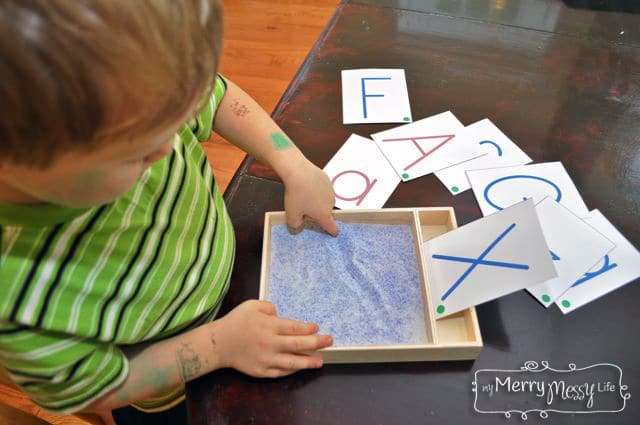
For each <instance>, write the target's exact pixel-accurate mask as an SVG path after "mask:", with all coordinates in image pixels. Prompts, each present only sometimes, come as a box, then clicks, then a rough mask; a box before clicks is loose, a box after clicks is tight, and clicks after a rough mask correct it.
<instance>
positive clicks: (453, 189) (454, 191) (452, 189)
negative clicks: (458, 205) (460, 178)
mask: <svg viewBox="0 0 640 425" xmlns="http://www.w3.org/2000/svg"><path fill="white" fill-rule="evenodd" d="M459 190H460V189H459V188H458V186H453V187H452V188H451V191H452V192H453V193H456V192H457V191H459Z"/></svg>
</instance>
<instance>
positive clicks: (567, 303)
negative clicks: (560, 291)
mask: <svg viewBox="0 0 640 425" xmlns="http://www.w3.org/2000/svg"><path fill="white" fill-rule="evenodd" d="M562 307H564V308H569V307H571V303H570V302H569V301H568V300H562Z"/></svg>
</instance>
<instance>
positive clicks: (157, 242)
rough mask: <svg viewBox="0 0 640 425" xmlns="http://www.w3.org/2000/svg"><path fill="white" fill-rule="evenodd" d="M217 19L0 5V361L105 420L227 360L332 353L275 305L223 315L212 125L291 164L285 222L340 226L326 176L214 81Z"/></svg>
mask: <svg viewBox="0 0 640 425" xmlns="http://www.w3.org/2000/svg"><path fill="white" fill-rule="evenodd" d="M221 29H222V10H221V5H220V1H219V0H182V1H171V0H155V1H153V0H144V1H143V0H140V1H130V0H103V1H100V0H95V1H83V2H75V1H74V2H69V1H65V0H5V1H3V2H2V3H0V58H1V59H0V75H1V76H2V81H1V82H0V99H2V100H1V101H0V231H1V236H2V238H1V241H2V244H1V247H0V248H1V251H0V254H1V259H0V285H1V286H0V287H1V288H2V290H1V295H2V297H1V298H0V364H1V365H2V366H3V367H4V368H5V369H6V371H8V373H9V376H10V377H11V379H12V380H13V381H14V382H15V383H16V384H17V385H18V386H19V387H20V388H21V389H22V390H23V391H24V392H25V393H26V394H28V395H29V397H31V398H32V399H33V400H34V401H35V402H36V403H37V404H39V405H40V406H42V407H44V408H45V409H48V410H50V411H53V412H57V413H61V414H69V413H74V412H93V413H99V414H101V415H102V416H103V417H104V418H105V420H110V417H111V415H110V412H111V410H113V409H115V408H118V407H121V406H126V405H127V404H135V405H136V406H138V407H140V408H142V409H145V408H146V409H149V410H154V409H162V408H165V407H167V406H171V405H175V404H176V403H177V402H179V401H180V400H181V399H182V397H183V394H184V383H185V382H187V381H189V380H192V379H194V378H197V377H199V376H201V375H204V374H206V373H208V372H211V371H213V370H215V369H218V368H225V367H232V368H235V369H237V370H239V371H242V372H244V373H247V374H249V375H252V376H259V377H278V376H283V375H287V374H290V373H293V372H295V371H297V370H300V369H304V368H318V367H320V366H321V365H322V360H321V358H320V357H319V356H318V355H314V354H312V353H313V352H314V351H315V350H318V349H321V348H324V347H327V346H329V345H331V343H332V340H331V338H330V337H329V336H326V335H318V334H317V332H318V327H317V326H316V325H314V324H308V323H301V322H296V321H293V320H288V319H285V318H280V317H278V316H277V315H276V311H275V308H274V306H273V305H272V304H270V303H268V302H259V301H255V300H254V301H248V302H245V303H243V304H241V305H239V306H238V307H236V308H235V309H234V310H233V311H231V312H230V313H229V314H228V315H226V316H224V317H222V318H219V319H216V320H214V318H215V317H216V313H217V311H218V308H219V306H220V303H221V301H222V298H223V297H224V295H225V293H226V291H227V288H228V285H229V282H230V277H231V269H232V265H233V260H234V251H235V243H234V235H233V229H232V225H231V221H230V219H229V216H228V215H227V212H226V209H225V206H224V203H223V200H222V197H221V195H220V192H219V191H218V187H217V185H216V182H215V179H214V177H213V176H212V174H211V170H210V167H209V164H208V162H207V159H206V157H205V155H204V152H203V150H202V148H201V146H200V142H203V141H205V140H207V139H208V138H209V136H210V134H211V131H212V128H213V130H215V131H217V132H219V133H220V134H221V135H222V136H224V137H225V138H226V139H227V140H229V141H231V142H233V143H234V144H236V145H237V146H239V147H240V148H242V149H243V150H245V151H247V152H248V153H249V154H251V155H252V156H254V157H255V158H257V159H259V160H261V161H264V162H265V163H267V164H269V165H270V166H271V167H272V168H273V169H274V170H275V171H276V172H277V173H278V174H279V175H280V177H281V178H282V181H283V182H284V185H285V209H286V211H287V221H288V224H289V225H290V226H291V227H298V226H300V225H301V224H302V222H303V220H304V219H310V220H314V221H316V222H318V223H319V224H320V225H321V226H322V227H323V228H324V229H325V230H326V231H327V232H329V233H331V234H334V235H335V234H337V227H336V224H335V222H334V220H333V218H332V215H331V209H332V207H333V203H334V195H333V191H332V189H331V185H330V182H329V180H328V178H327V177H326V176H325V175H324V173H323V172H322V171H321V170H320V169H318V168H317V167H316V166H314V165H313V164H311V163H310V162H309V161H308V160H307V159H306V158H305V157H304V156H303V155H302V154H301V153H300V151H299V150H298V149H297V148H296V147H295V146H294V144H293V143H292V142H291V141H290V139H289V138H288V137H287V136H286V135H285V134H284V133H283V132H282V130H281V129H280V128H278V126H277V125H276V124H275V123H274V122H273V120H271V118H270V117H269V116H268V115H267V114H266V113H265V112H264V111H263V110H262V109H261V108H260V107H259V106H258V105H257V104H256V102H255V101H253V100H252V99H251V98H250V97H249V96H248V95H247V94H246V93H244V92H243V91H242V90H241V89H240V88H238V87H237V86H236V85H234V84H233V83H232V82H231V81H229V80H226V79H224V78H223V77H221V76H217V77H216V69H217V65H218V59H219V54H220V49H221V47H220V46H221V42H222V36H221ZM203 94H204V95H203ZM194 117H195V118H194Z"/></svg>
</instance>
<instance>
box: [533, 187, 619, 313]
mask: <svg viewBox="0 0 640 425" xmlns="http://www.w3.org/2000/svg"><path fill="white" fill-rule="evenodd" d="M536 212H537V213H538V218H539V219H540V225H541V226H542V232H543V233H544V237H545V239H546V240H547V245H549V257H550V258H552V259H553V263H554V265H555V266H556V270H557V271H558V277H556V278H553V279H550V280H548V281H546V282H542V283H539V284H537V285H533V286H530V287H527V291H529V293H531V295H533V296H534V297H535V298H536V299H537V300H538V301H540V303H542V305H544V306H545V307H549V306H550V305H551V304H552V303H553V301H555V299H556V298H558V297H559V296H560V295H561V294H562V293H563V292H565V291H566V290H567V289H568V288H569V287H570V286H571V285H572V284H573V283H574V282H575V281H576V280H578V279H579V278H580V276H582V275H583V274H584V271H585V270H589V269H590V268H591V267H593V266H594V265H596V264H597V263H598V261H600V259H602V258H603V257H604V256H605V255H606V254H607V253H608V252H609V251H611V250H612V249H613V248H614V247H615V245H614V243H613V242H611V241H610V240H609V239H607V238H606V237H605V236H604V235H602V234H601V233H600V232H598V231H597V230H596V229H594V228H593V227H591V226H589V225H588V224H587V223H585V221H584V220H582V219H581V218H580V217H578V216H576V215H575V214H574V213H572V212H571V211H569V209H567V208H566V207H565V206H563V205H561V204H559V203H558V202H556V201H555V200H553V199H551V198H549V197H547V198H545V199H543V200H542V201H540V202H539V203H538V204H537V205H536Z"/></svg>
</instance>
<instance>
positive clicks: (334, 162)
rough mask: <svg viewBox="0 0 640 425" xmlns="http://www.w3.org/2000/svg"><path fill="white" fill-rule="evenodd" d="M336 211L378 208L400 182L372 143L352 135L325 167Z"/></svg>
mask: <svg viewBox="0 0 640 425" xmlns="http://www.w3.org/2000/svg"><path fill="white" fill-rule="evenodd" d="M324 172H325V173H326V174H327V175H328V176H329V179H330V180H331V184H332V185H333V191H334V192H335V195H336V204H335V206H336V207H338V208H382V206H383V205H384V203H385V202H387V199H389V196H391V194H392V193H393V191H394V190H395V189H396V187H397V186H398V184H400V178H399V177H398V175H397V174H396V173H395V171H393V168H392V167H391V165H390V164H389V162H388V161H387V159H386V158H385V157H384V155H383V154H382V152H380V149H378V146H376V144H375V143H374V142H373V140H370V139H366V138H364V137H361V136H358V135H356V134H352V135H351V136H350V137H349V139H347V141H346V142H345V144H344V145H342V147H341V148H340V149H339V150H338V152H336V154H335V155H334V156H333V158H331V160H330V161H329V162H328V163H327V165H325V167H324Z"/></svg>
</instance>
